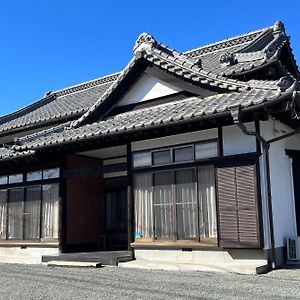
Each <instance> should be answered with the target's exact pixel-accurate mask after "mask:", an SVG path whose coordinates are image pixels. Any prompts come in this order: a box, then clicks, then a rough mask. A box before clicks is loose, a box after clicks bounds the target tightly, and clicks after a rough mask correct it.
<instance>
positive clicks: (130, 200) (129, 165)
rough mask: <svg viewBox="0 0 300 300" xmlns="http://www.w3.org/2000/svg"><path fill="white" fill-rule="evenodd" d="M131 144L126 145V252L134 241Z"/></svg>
mask: <svg viewBox="0 0 300 300" xmlns="http://www.w3.org/2000/svg"><path fill="white" fill-rule="evenodd" d="M131 157H132V155H131V143H130V142H128V143H127V177H128V186H127V220H128V221H127V223H128V226H127V228H128V250H131V245H130V244H131V243H132V242H133V241H134V204H133V179H132V160H131Z"/></svg>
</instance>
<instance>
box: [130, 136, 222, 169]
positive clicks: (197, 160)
mask: <svg viewBox="0 0 300 300" xmlns="http://www.w3.org/2000/svg"><path fill="white" fill-rule="evenodd" d="M213 142H215V143H216V146H217V156H213V157H208V158H203V159H196V145H199V144H209V143H213ZM189 146H191V147H193V159H192V160H189V161H187V160H186V161H180V162H175V155H174V151H175V150H177V149H182V148H188V147H189ZM164 150H170V151H171V162H170V163H166V164H156V165H155V164H154V163H153V153H154V152H160V151H164ZM143 152H148V153H150V156H151V164H150V165H145V166H139V167H135V166H134V155H135V154H136V153H143ZM131 156H132V163H131V168H132V170H133V172H135V171H136V170H147V169H154V168H160V167H166V166H168V167H170V168H173V167H174V168H176V167H177V166H180V165H184V164H197V163H201V162H207V161H214V160H216V159H218V158H220V143H219V138H212V139H207V140H202V141H193V142H187V143H183V144H175V145H170V146H162V147H156V148H149V149H143V150H137V151H132V153H131Z"/></svg>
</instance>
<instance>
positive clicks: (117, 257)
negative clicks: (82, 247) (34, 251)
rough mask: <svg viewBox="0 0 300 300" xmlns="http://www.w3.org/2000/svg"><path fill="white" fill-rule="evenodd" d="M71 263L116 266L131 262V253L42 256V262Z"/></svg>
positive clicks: (111, 252) (108, 252)
mask: <svg viewBox="0 0 300 300" xmlns="http://www.w3.org/2000/svg"><path fill="white" fill-rule="evenodd" d="M53 260H54V261H72V262H76V261H78V262H86V263H97V262H101V264H102V265H109V266H117V265H118V263H119V262H125V261H130V260H132V252H131V251H107V252H105V251H104V252H86V253H61V254H57V255H44V256H43V257H42V262H43V263H47V262H49V261H53Z"/></svg>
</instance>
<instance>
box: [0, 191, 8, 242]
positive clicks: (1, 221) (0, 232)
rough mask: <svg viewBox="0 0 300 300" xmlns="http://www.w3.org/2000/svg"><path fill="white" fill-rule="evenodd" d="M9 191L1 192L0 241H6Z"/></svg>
mask: <svg viewBox="0 0 300 300" xmlns="http://www.w3.org/2000/svg"><path fill="white" fill-rule="evenodd" d="M6 214H7V190H0V239H6Z"/></svg>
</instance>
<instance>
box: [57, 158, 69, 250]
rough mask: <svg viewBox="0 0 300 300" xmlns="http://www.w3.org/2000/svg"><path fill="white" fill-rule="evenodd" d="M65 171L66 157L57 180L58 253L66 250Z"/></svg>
mask: <svg viewBox="0 0 300 300" xmlns="http://www.w3.org/2000/svg"><path fill="white" fill-rule="evenodd" d="M66 170H67V156H65V157H64V158H63V160H62V162H61V164H60V180H59V227H58V228H59V231H58V241H59V251H60V252H62V253H63V252H66V251H67V249H66V247H67V178H66V177H65V176H64V174H65V171H66Z"/></svg>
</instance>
